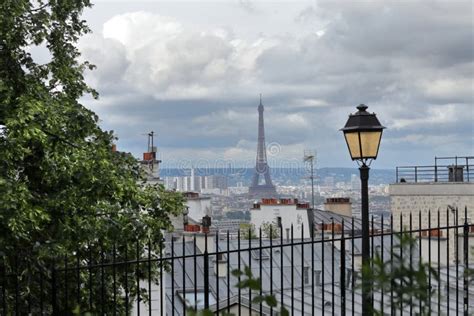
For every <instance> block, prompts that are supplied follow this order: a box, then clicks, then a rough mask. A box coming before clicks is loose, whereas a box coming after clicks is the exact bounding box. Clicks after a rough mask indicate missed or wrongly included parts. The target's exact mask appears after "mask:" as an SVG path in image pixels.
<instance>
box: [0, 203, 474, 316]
mask: <svg viewBox="0 0 474 316" xmlns="http://www.w3.org/2000/svg"><path fill="white" fill-rule="evenodd" d="M468 215H469V214H468V212H467V209H465V210H463V211H460V212H459V214H458V211H457V210H455V211H454V212H453V210H450V209H449V210H446V211H441V212H440V211H437V212H430V211H427V212H419V213H416V214H405V215H402V216H400V218H396V219H394V218H392V217H390V218H385V219H384V218H379V219H377V220H374V219H373V218H372V221H371V232H370V239H371V256H372V258H378V259H379V260H381V262H383V263H384V264H385V265H386V266H387V267H388V269H389V270H390V271H392V270H391V269H394V268H398V267H396V266H394V265H393V262H395V261H396V260H400V259H402V260H405V261H406V263H407V266H408V267H409V269H416V264H417V263H420V262H421V263H425V264H428V265H429V266H430V267H431V268H432V269H431V270H428V271H427V273H428V274H427V278H426V280H419V279H418V280H416V279H413V278H412V277H408V279H406V277H403V276H402V277H400V279H397V278H396V277H393V280H391V281H390V287H378V286H377V284H375V283H374V287H373V289H372V297H373V302H374V309H376V310H378V311H380V312H381V313H382V314H392V315H398V314H402V313H403V314H409V315H413V314H417V313H419V312H420V309H421V308H422V306H421V304H422V302H421V301H416V297H410V298H407V299H408V301H407V300H405V301H404V302H401V303H398V300H397V295H399V293H398V292H397V290H396V289H397V288H398V289H399V288H400V286H406V287H407V288H408V287H410V286H411V287H412V288H413V287H414V288H416V287H417V286H421V285H420V282H421V283H423V282H425V281H426V282H428V288H429V290H428V291H429V293H427V295H428V296H427V300H428V305H427V306H428V308H429V311H428V312H429V314H438V315H441V314H446V315H448V314H453V315H460V314H464V315H468V313H469V312H472V311H473V310H474V296H473V295H472V294H473V293H472V292H471V291H472V290H471V287H470V285H471V274H470V271H471V270H470V269H469V268H470V267H472V268H474V266H470V264H469V262H470V260H471V259H472V258H471V257H472V256H473V254H472V253H471V244H472V242H471V238H474V234H471V232H474V225H471V224H470V222H469V221H470V220H469V216H468ZM348 224H349V225H348ZM397 227H399V228H401V231H394V230H395V229H397ZM304 229H305V228H304V227H302V226H301V227H292V228H291V232H290V234H289V236H284V234H283V231H282V230H279V229H277V230H276V231H274V230H273V229H272V228H270V231H268V230H267V231H262V230H258V231H257V232H255V234H254V233H252V232H247V231H245V232H238V233H237V238H232V237H231V236H232V234H230V233H229V232H228V231H226V232H216V233H209V234H208V233H192V234H190V233H186V232H183V233H174V234H169V235H168V236H167V239H166V242H165V243H164V244H163V246H162V247H160V251H157V252H153V251H150V249H152V247H151V245H148V246H147V247H140V246H139V244H138V243H136V244H135V243H133V242H131V243H130V246H129V247H127V248H126V249H122V250H121V253H122V254H125V255H124V257H120V258H118V257H119V256H118V255H117V253H118V250H117V249H116V248H115V247H113V250H112V252H109V253H105V252H103V251H100V249H101V247H100V245H96V246H94V245H91V246H90V251H91V252H92V251H94V249H99V250H98V251H99V253H100V260H99V261H98V262H97V260H96V261H94V260H92V259H88V257H87V256H85V255H84V254H81V255H79V254H77V255H71V256H66V257H64V258H61V259H59V258H58V259H57V260H55V262H54V263H53V265H52V266H51V267H42V268H41V269H40V270H36V271H37V272H36V273H35V274H34V275H29V274H22V275H18V274H16V273H15V271H14V269H13V270H12V271H5V269H3V270H0V271H1V275H0V304H1V305H0V313H1V315H15V314H16V315H27V314H31V315H72V314H74V313H76V314H84V313H86V312H90V313H91V314H93V315H96V314H100V315H186V314H192V312H193V311H198V310H202V309H208V310H210V311H211V312H212V313H215V314H224V313H234V314H236V315H242V314H243V315H249V314H251V315H277V314H278V312H279V311H280V308H281V307H282V306H284V307H285V308H286V309H287V310H288V311H289V314H290V315H326V314H329V315H360V314H361V310H362V308H361V307H362V306H361V304H362V298H361V290H360V287H359V286H358V284H359V280H360V276H361V267H360V260H359V259H360V253H361V251H360V250H361V239H360V238H361V236H360V235H358V233H357V229H356V228H355V227H354V220H353V219H352V220H349V221H348V222H347V221H346V223H342V225H338V224H337V223H334V222H330V223H317V224H315V225H314V233H313V234H311V238H303V236H304V235H303V233H304ZM402 234H405V236H411V237H413V238H414V240H415V241H416V243H415V244H413V245H412V244H411V245H410V248H409V249H402V248H400V247H397V245H399V238H398V237H399V236H401V235H402ZM268 237H272V238H268ZM245 238H247V239H245ZM90 258H92V256H90ZM19 259H20V258H19ZM395 259H396V260H395ZM398 262H399V261H398ZM372 264H375V261H374V262H373V263H372ZM245 268H247V272H251V275H252V278H255V280H256V281H255V282H257V285H258V286H257V287H254V290H249V288H248V287H245V286H244V287H242V286H238V284H239V283H240V284H242V282H244V281H245V280H248V276H247V275H242V274H238V273H233V271H236V270H237V271H244V270H245ZM372 268H373V269H375V268H374V267H373V266H372ZM38 271H39V272H38ZM374 271H376V269H375V270H374ZM468 272H469V273H468ZM150 276H151V277H150ZM244 283H245V282H244ZM254 285H255V284H254ZM34 289H36V290H37V291H34ZM38 290H39V291H38ZM31 293H41V294H40V295H39V296H37V295H36V296H33V295H32V294H31ZM266 295H270V296H272V297H273V298H274V301H275V303H276V305H268V304H266V303H265V302H264V301H262V300H259V299H256V297H261V296H266ZM396 302H397V303H396Z"/></svg>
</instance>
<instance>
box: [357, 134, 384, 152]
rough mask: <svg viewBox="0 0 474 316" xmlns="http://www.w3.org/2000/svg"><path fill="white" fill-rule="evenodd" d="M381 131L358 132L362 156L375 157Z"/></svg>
mask: <svg viewBox="0 0 474 316" xmlns="http://www.w3.org/2000/svg"><path fill="white" fill-rule="evenodd" d="M381 137H382V131H370V132H360V143H361V147H362V158H366V159H367V158H372V159H375V158H377V152H378V150H379V143H380V138H381Z"/></svg>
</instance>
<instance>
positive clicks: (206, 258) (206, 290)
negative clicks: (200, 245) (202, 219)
mask: <svg viewBox="0 0 474 316" xmlns="http://www.w3.org/2000/svg"><path fill="white" fill-rule="evenodd" d="M203 258H204V308H205V309H208V308H209V253H208V251H207V233H206V236H205V241H204V257H203Z"/></svg>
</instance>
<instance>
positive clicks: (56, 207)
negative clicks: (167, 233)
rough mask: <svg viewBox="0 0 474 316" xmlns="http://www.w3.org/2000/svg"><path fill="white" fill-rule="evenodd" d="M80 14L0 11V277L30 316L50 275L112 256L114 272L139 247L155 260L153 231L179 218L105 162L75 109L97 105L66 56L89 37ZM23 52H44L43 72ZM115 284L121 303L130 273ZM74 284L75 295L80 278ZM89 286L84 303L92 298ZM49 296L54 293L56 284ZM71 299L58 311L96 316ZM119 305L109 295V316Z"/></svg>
mask: <svg viewBox="0 0 474 316" xmlns="http://www.w3.org/2000/svg"><path fill="white" fill-rule="evenodd" d="M90 6H91V4H90V2H89V1H88V0H64V1H57V0H50V1H45V0H38V1H28V0H3V1H2V2H1V4H0V125H1V126H0V127H2V131H1V132H0V152H1V156H2V159H1V161H0V270H3V271H4V272H6V273H13V274H18V275H20V276H21V277H20V279H19V287H20V288H21V289H22V295H21V297H20V302H19V303H20V304H19V306H20V307H21V306H24V307H25V308H26V306H31V309H32V310H31V312H32V313H33V314H38V313H39V312H38V305H39V302H38V301H39V299H40V296H41V295H42V296H43V297H45V298H50V297H51V278H52V274H51V271H52V270H51V268H52V267H53V265H54V266H55V267H56V268H60V267H62V266H63V265H64V264H65V261H66V262H68V263H69V266H71V265H72V264H73V262H76V260H78V262H80V263H81V264H87V263H88V262H89V260H90V259H91V261H92V262H96V263H97V262H100V261H101V260H104V261H110V260H112V250H113V248H114V247H115V250H116V260H117V261H123V260H124V259H125V257H126V256H128V258H133V256H135V255H136V250H135V247H137V248H138V249H139V255H141V254H143V252H144V251H145V250H144V249H145V248H146V246H147V244H148V241H150V242H151V246H152V249H151V250H152V251H155V252H157V250H158V249H159V247H160V246H161V243H162V231H163V230H168V229H171V222H170V220H169V218H168V215H169V214H177V213H179V212H180V211H181V210H182V207H183V199H182V197H181V196H180V195H178V194H176V193H171V192H166V191H165V190H164V188H163V187H162V186H159V185H154V186H148V185H145V183H144V181H143V180H144V175H143V172H142V170H141V168H140V167H139V166H138V163H137V161H136V159H134V158H133V157H132V156H131V155H129V154H124V153H118V152H113V151H112V150H111V147H112V144H113V142H114V141H115V138H114V136H113V133H112V132H107V131H103V130H102V129H101V128H100V127H99V125H98V121H99V118H98V117H97V115H96V114H95V113H93V112H92V111H91V110H89V109H87V108H85V107H84V106H83V105H82V104H80V103H79V99H80V98H82V97H84V96H86V95H91V96H92V97H94V98H96V97H97V92H96V91H94V90H93V89H92V88H90V87H89V86H87V84H86V83H85V82H84V78H83V72H84V70H86V69H93V68H94V66H93V65H91V64H89V63H88V62H79V57H80V53H79V51H78V49H77V48H76V42H77V40H78V39H79V38H80V36H82V35H83V34H86V33H88V32H89V29H88V27H87V25H86V22H85V21H83V20H81V18H80V16H81V14H82V11H83V10H84V9H85V8H88V7H90ZM32 46H39V47H42V49H44V50H46V51H47V52H48V53H49V57H50V60H49V61H48V62H46V63H42V64H40V63H38V62H37V61H36V60H35V58H34V56H32V55H31V53H30V51H31V47H32ZM125 270H127V272H128V275H129V278H130V280H125V277H124V276H123V273H124V272H125ZM93 273H94V275H99V274H98V272H97V271H94V272H93ZM117 273H118V275H120V277H118V279H117V283H118V284H117V288H119V289H122V287H123V284H124V282H126V281H127V282H128V284H129V285H130V286H129V291H130V300H132V299H133V297H134V296H135V295H136V294H137V291H139V289H137V288H136V286H135V285H133V284H134V282H131V280H134V278H135V279H136V276H135V273H136V271H135V268H134V267H131V266H130V267H125V266H124V267H121V268H120V269H118V271H117ZM139 273H140V276H141V277H143V278H151V279H153V280H156V277H157V270H156V267H155V268H154V269H152V274H151V275H148V273H147V272H145V271H139ZM105 274H106V275H105V276H104V279H105V284H107V287H106V289H105V292H106V293H105V294H106V299H107V300H108V301H107V302H104V304H103V306H105V310H107V309H108V308H114V306H113V304H112V302H111V301H110V297H111V288H110V285H111V284H112V281H111V275H110V274H111V273H110V270H107V271H106V273H105ZM41 276H42V277H44V280H45V285H44V287H43V289H40V288H39V284H40V282H39V278H40V277H41ZM62 276H63V277H64V275H62ZM79 277H80V279H81V282H84V283H85V284H86V281H87V280H88V279H87V278H88V273H86V271H84V273H81V274H80V275H79ZM6 282H7V283H6V286H7V297H6V300H7V301H11V300H13V293H14V290H13V288H14V284H13V283H14V282H13V279H7V280H6ZM70 283H71V284H70V285H71V289H69V290H70V293H73V288H72V286H73V284H72V282H70ZM97 283H98V282H94V284H92V290H93V291H94V292H95V293H93V295H94V296H96V297H100V295H99V294H98V293H99V285H98V284H97ZM57 286H58V287H60V288H62V289H64V288H65V284H64V280H63V279H62V278H61V273H59V274H58V279H57ZM140 291H143V297H146V293H145V292H144V290H140ZM40 294H41V295H40ZM80 294H81V295H83V296H84V299H83V300H79V301H75V302H74V305H75V306H73V307H71V305H72V303H71V302H69V307H71V309H72V308H77V309H78V310H81V313H83V312H87V311H89V312H93V313H94V312H96V310H95V309H96V308H98V306H93V308H92V310H90V309H89V307H88V304H87V302H86V301H87V300H86V297H88V295H89V293H87V292H86V289H85V287H84V288H81V293H80ZM26 300H29V303H28V304H27V303H26ZM62 304H63V302H62V301H61V300H59V301H58V305H59V306H58V309H59V311H60V314H65V313H67V311H65V310H63V308H64V306H62ZM123 305H124V298H123V293H122V292H121V293H119V303H118V306H117V308H118V314H123V309H122V308H123ZM8 306H13V305H12V304H8ZM47 308H48V307H47ZM18 312H19V313H20V314H23V313H26V311H23V310H19V311H18ZM45 312H46V314H49V313H50V312H51V311H48V310H46V311H45Z"/></svg>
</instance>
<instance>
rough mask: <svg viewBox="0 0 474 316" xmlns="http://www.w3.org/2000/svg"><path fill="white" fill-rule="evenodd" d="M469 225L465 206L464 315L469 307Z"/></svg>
mask: <svg viewBox="0 0 474 316" xmlns="http://www.w3.org/2000/svg"><path fill="white" fill-rule="evenodd" d="M468 234H469V226H468V223H467V207H466V208H465V209H464V234H463V241H464V249H463V254H464V257H463V259H464V277H463V281H464V282H463V283H464V284H463V285H464V308H463V309H464V315H465V316H467V315H468V309H469V301H468V300H469V296H468V294H469V280H468V278H467V269H468V268H469V249H468V247H469V238H468Z"/></svg>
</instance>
